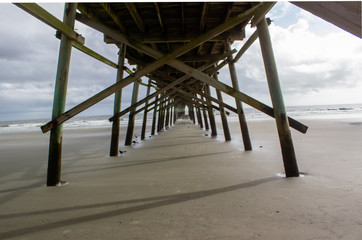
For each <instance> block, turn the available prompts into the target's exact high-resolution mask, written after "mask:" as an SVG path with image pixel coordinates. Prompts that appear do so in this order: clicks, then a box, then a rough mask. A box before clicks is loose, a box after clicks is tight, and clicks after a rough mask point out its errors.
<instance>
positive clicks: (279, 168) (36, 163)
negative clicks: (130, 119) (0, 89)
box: [0, 119, 362, 240]
mask: <svg viewBox="0 0 362 240" xmlns="http://www.w3.org/2000/svg"><path fill="white" fill-rule="evenodd" d="M361 122H362V121H361V119H355V120H353V119H349V120H343V119H339V120H303V123H305V124H307V125H308V126H309V132H308V133H307V134H306V135H303V134H300V133H299V132H296V131H294V130H293V131H292V135H293V139H294V144H295V149H296V154H297V158H298V164H299V168H300V171H301V172H303V173H304V177H300V178H288V179H286V178H283V177H282V176H281V173H282V172H283V165H282V158H281V153H280V148H279V142H278V138H277V133H276V129H275V123H274V122H273V121H267V120H266V121H249V122H248V125H249V131H250V135H251V139H252V144H253V148H254V149H253V151H251V152H245V151H243V147H242V143H241V137H240V129H239V128H238V123H237V122H231V123H230V128H231V129H232V131H231V132H232V138H233V140H232V141H230V142H225V141H224V139H223V135H222V129H220V128H221V127H220V124H219V129H218V133H219V136H218V137H216V138H211V137H210V136H208V135H210V132H208V131H205V130H201V129H200V128H198V127H197V125H192V124H189V123H188V124H184V123H182V124H181V123H179V124H178V125H176V126H175V127H173V128H171V129H169V130H167V131H165V132H163V133H161V134H159V135H157V136H154V137H151V138H150V137H148V135H147V139H146V140H145V141H140V143H139V144H136V145H134V146H132V147H124V146H122V147H121V149H122V150H126V151H127V152H126V153H124V154H123V155H122V156H119V157H113V158H110V157H108V152H109V142H110V129H81V130H66V131H65V134H64V139H63V141H64V144H63V163H62V179H63V180H64V181H67V182H69V184H68V185H66V186H62V187H45V181H46V167H47V149H48V141H49V135H48V134H44V135H43V134H42V133H40V131H39V132H34V133H14V134H1V135H0V159H1V160H0V164H1V169H0V171H1V175H0V239H37V240H39V239H52V240H53V239H157V240H159V239H180V240H181V239H356V240H357V239H361V236H362V161H361V160H362V157H361V156H362V149H361V143H362V134H361V133H362V123H361ZM138 131H139V130H136V132H135V133H136V134H137V133H138ZM121 138H122V140H121V142H122V143H123V141H124V140H123V139H124V134H123V135H121Z"/></svg>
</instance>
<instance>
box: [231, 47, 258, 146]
mask: <svg viewBox="0 0 362 240" xmlns="http://www.w3.org/2000/svg"><path fill="white" fill-rule="evenodd" d="M225 44H226V49H231V47H230V43H229V42H226V43H225ZM228 60H229V72H230V78H231V83H232V86H233V88H234V89H235V90H237V91H240V89H239V81H238V76H237V75H236V68H235V64H234V62H233V57H232V56H229V57H228ZM235 105H236V109H237V110H238V118H239V123H240V129H241V134H242V138H243V143H244V149H245V151H251V150H252V146H251V141H250V135H249V130H248V125H247V123H246V118H245V114H244V109H243V104H242V103H241V101H240V100H238V99H235Z"/></svg>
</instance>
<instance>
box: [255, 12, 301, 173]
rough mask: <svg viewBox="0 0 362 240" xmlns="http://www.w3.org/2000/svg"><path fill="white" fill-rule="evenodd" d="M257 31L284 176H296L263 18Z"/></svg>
mask: <svg viewBox="0 0 362 240" xmlns="http://www.w3.org/2000/svg"><path fill="white" fill-rule="evenodd" d="M257 31H258V34H259V41H260V47H261V51H262V55H263V60H264V66H265V72H266V76H267V81H268V86H269V92H270V96H271V100H272V104H273V108H274V116H275V121H276V125H277V129H278V134H279V141H280V145H281V149H282V155H283V162H284V170H285V175H286V177H298V176H299V170H298V165H297V159H296V156H295V151H294V146H293V140H292V136H291V133H290V130H289V125H288V118H287V114H286V111H285V106H284V100H283V96H282V90H281V87H280V83H279V76H278V71H277V67H276V63H275V58H274V54H273V48H272V43H271V39H270V35H269V29H268V25H267V23H266V19H265V18H264V19H263V20H262V21H260V22H259V24H258V25H257Z"/></svg>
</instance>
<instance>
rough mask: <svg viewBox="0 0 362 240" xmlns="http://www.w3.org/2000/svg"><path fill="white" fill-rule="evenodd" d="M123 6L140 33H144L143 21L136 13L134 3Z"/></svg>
mask: <svg viewBox="0 0 362 240" xmlns="http://www.w3.org/2000/svg"><path fill="white" fill-rule="evenodd" d="M124 5H126V7H127V9H128V11H129V13H130V14H131V16H132V18H133V20H134V21H135V23H136V25H137V27H138V29H139V30H140V31H141V32H144V31H145V24H144V23H143V20H142V17H141V15H140V14H139V13H138V11H137V7H136V6H135V4H134V3H130V2H129V3H124Z"/></svg>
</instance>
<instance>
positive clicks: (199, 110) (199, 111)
mask: <svg viewBox="0 0 362 240" xmlns="http://www.w3.org/2000/svg"><path fill="white" fill-rule="evenodd" d="M197 114H198V115H199V119H200V123H199V124H200V128H204V123H203V122H202V117H201V109H200V107H197Z"/></svg>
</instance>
